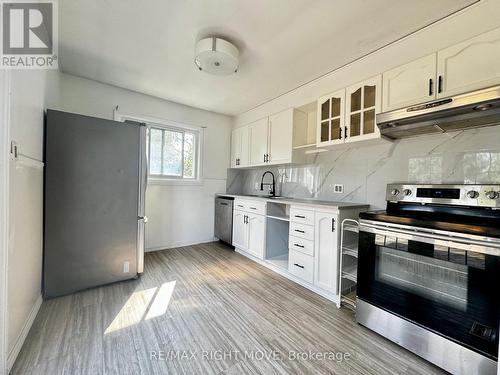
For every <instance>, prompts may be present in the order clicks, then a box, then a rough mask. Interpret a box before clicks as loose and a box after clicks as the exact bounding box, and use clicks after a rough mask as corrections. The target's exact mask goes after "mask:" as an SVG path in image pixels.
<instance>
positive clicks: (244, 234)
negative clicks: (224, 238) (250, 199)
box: [233, 210, 248, 249]
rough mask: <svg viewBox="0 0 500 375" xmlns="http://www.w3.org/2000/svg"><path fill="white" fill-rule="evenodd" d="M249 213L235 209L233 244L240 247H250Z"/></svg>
mask: <svg viewBox="0 0 500 375" xmlns="http://www.w3.org/2000/svg"><path fill="white" fill-rule="evenodd" d="M246 221H247V214H246V213H245V212H243V211H240V210H234V214H233V246H234V247H237V248H239V249H246V248H248V225H247V223H246Z"/></svg>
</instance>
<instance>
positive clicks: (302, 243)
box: [288, 236, 314, 256]
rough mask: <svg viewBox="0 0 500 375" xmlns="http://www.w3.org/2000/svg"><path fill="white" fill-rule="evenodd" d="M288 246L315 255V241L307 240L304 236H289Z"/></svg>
mask: <svg viewBox="0 0 500 375" xmlns="http://www.w3.org/2000/svg"><path fill="white" fill-rule="evenodd" d="M288 247H289V248H290V249H292V250H296V251H299V252H301V253H304V254H307V255H310V256H314V241H309V240H305V239H303V238H299V237H295V236H290V237H289V238H288Z"/></svg>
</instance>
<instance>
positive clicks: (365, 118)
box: [345, 75, 382, 142]
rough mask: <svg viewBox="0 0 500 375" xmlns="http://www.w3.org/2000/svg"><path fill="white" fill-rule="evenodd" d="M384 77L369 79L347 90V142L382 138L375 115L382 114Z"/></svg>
mask: <svg viewBox="0 0 500 375" xmlns="http://www.w3.org/2000/svg"><path fill="white" fill-rule="evenodd" d="M381 88H382V76H381V75H378V76H376V77H373V78H370V79H367V80H365V81H362V82H359V83H357V84H355V85H352V86H350V87H348V88H347V89H346V93H345V95H346V119H345V124H346V128H347V129H346V133H347V134H346V138H345V142H355V141H361V140H365V139H372V138H380V131H379V129H378V127H377V123H376V121H375V115H376V114H377V113H380V112H381V106H382V90H381Z"/></svg>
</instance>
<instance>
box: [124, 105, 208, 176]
mask: <svg viewBox="0 0 500 375" xmlns="http://www.w3.org/2000/svg"><path fill="white" fill-rule="evenodd" d="M114 119H115V120H116V121H122V122H124V121H127V120H129V121H136V122H141V123H145V124H146V128H147V136H146V145H145V147H146V150H147V157H148V160H149V152H150V150H149V144H150V137H149V136H150V132H151V128H156V129H160V130H173V131H181V132H189V133H195V143H196V144H195V154H196V155H195V177H194V178H185V177H183V176H163V175H152V174H150V172H149V165H148V184H152V185H202V184H203V174H202V171H203V165H202V157H201V155H202V154H203V139H204V134H203V129H204V128H203V127H199V126H194V125H187V124H183V123H179V122H176V121H170V120H164V119H158V118H154V117H145V116H135V115H125V114H121V113H118V111H117V110H115V112H114ZM183 146H184V145H183ZM182 155H183V157H184V152H183V153H182ZM148 164H149V163H148ZM183 168H184V165H183Z"/></svg>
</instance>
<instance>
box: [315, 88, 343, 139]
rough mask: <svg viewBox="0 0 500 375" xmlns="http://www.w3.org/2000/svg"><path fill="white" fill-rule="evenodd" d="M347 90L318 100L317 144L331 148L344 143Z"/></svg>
mask: <svg viewBox="0 0 500 375" xmlns="http://www.w3.org/2000/svg"><path fill="white" fill-rule="evenodd" d="M344 112H345V89H342V90H339V91H337V92H334V93H332V94H329V95H325V96H323V97H321V98H319V99H318V115H317V121H318V124H317V129H316V138H317V139H316V144H317V145H318V146H329V145H334V144H339V143H344V135H345V133H344V132H345V118H344Z"/></svg>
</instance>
